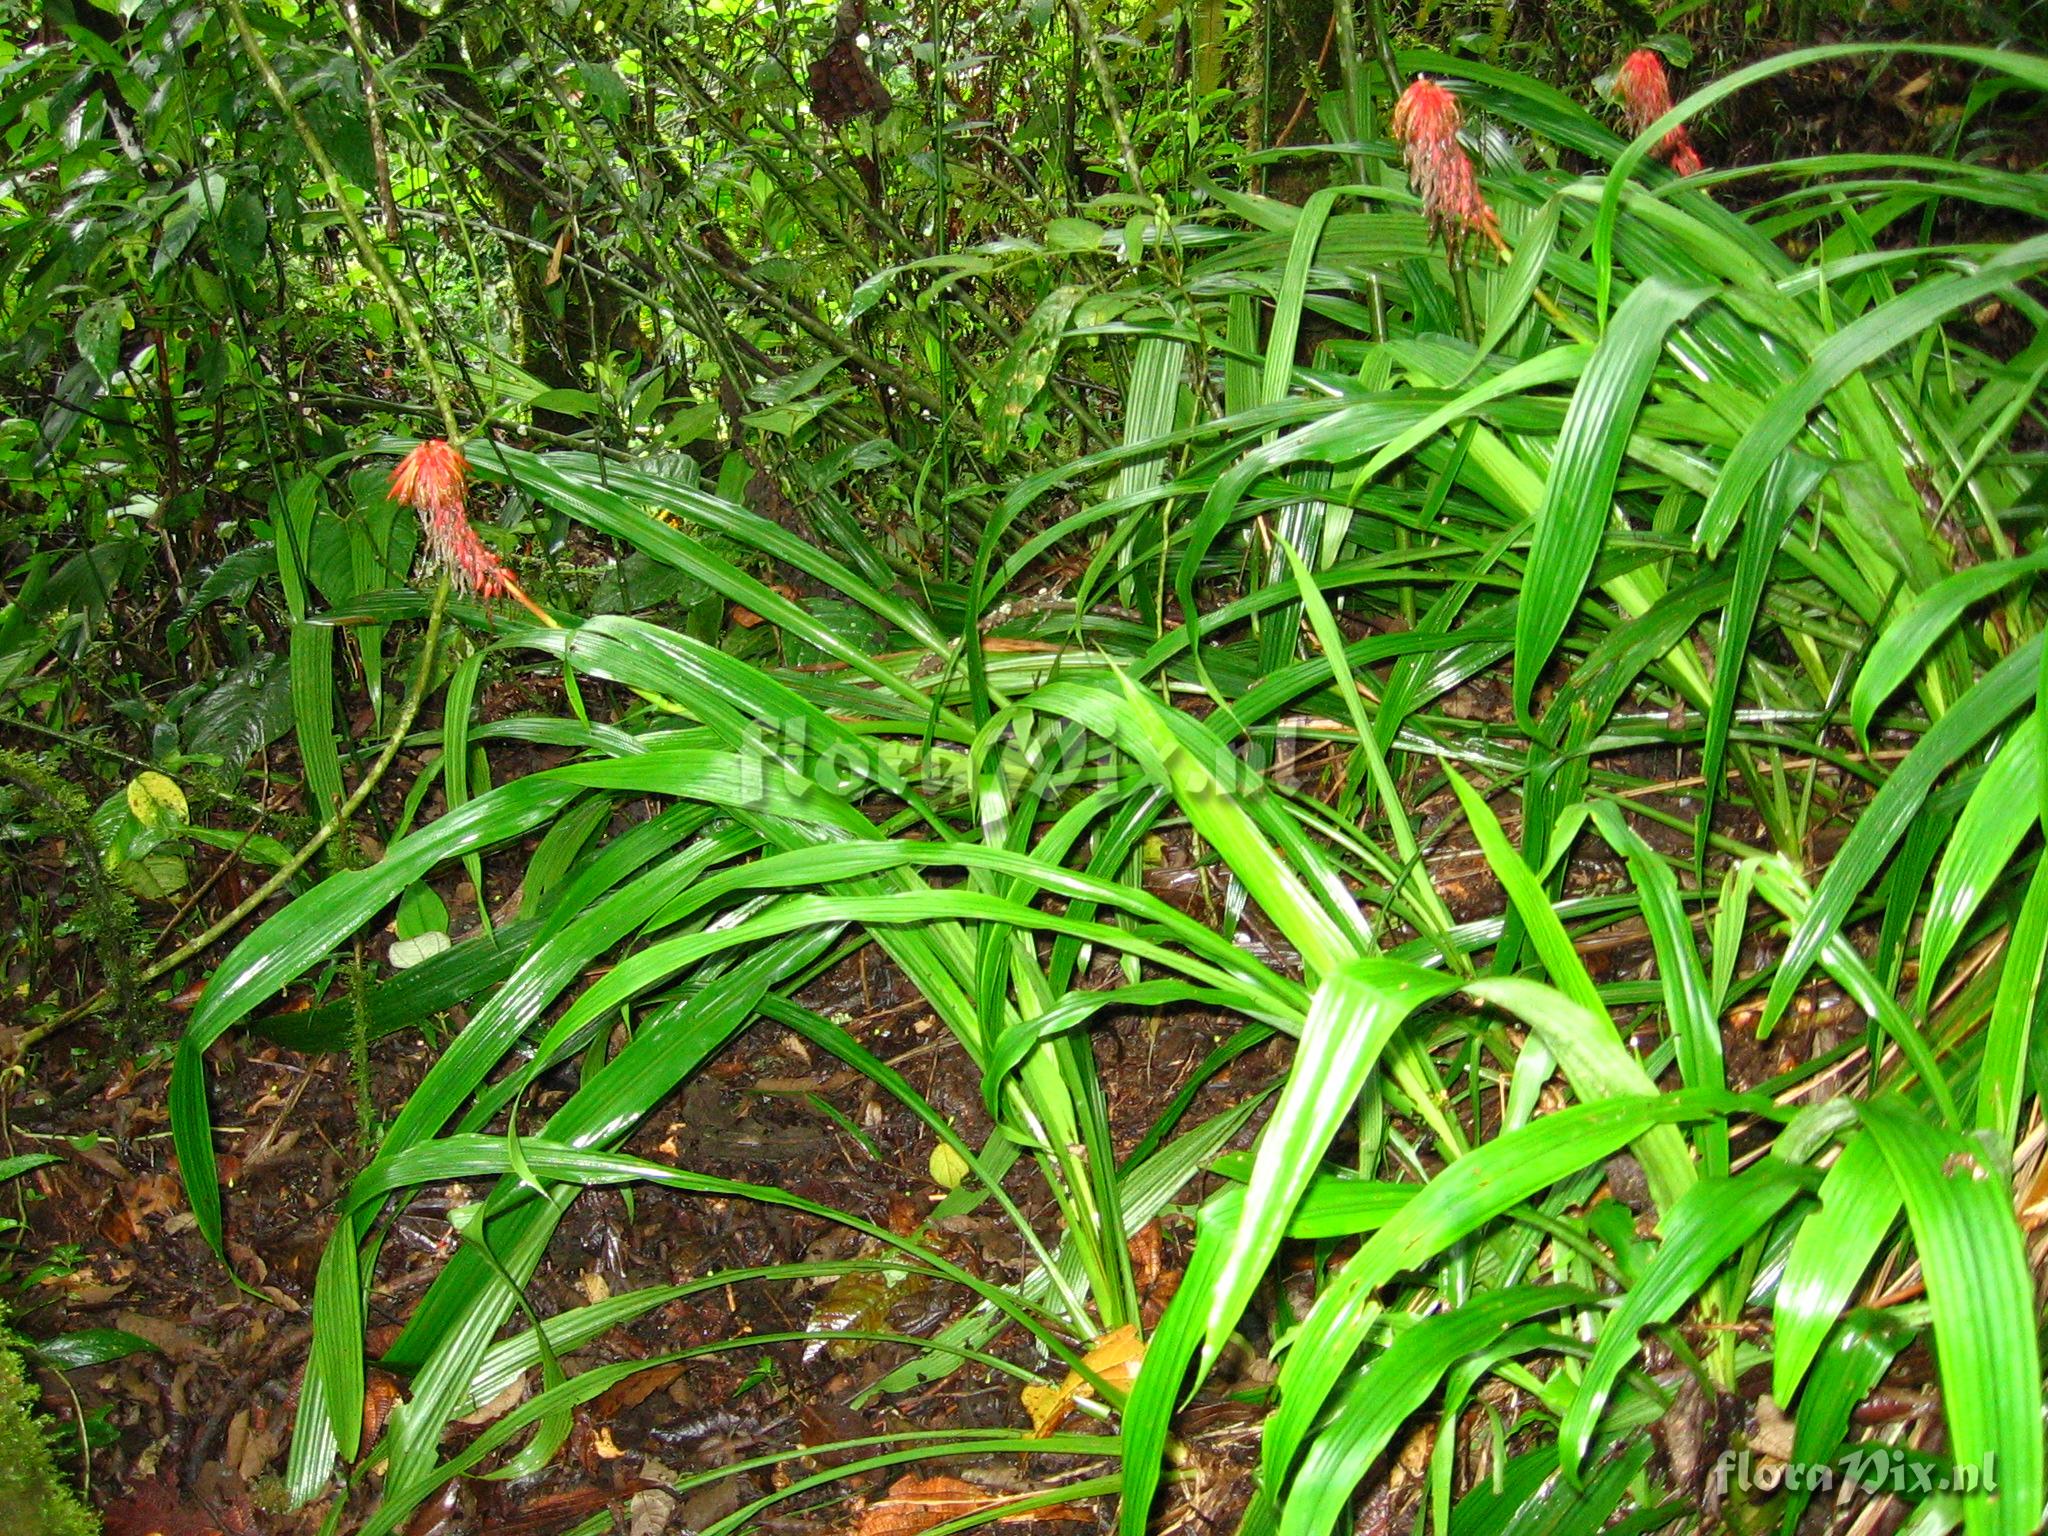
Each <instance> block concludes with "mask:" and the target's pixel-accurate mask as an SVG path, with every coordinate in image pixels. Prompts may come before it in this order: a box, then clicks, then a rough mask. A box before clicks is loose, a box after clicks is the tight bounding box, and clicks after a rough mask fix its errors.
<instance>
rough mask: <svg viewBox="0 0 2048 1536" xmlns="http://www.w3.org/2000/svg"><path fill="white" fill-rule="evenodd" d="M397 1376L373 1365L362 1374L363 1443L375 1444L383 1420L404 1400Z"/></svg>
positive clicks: (382, 1429)
mask: <svg viewBox="0 0 2048 1536" xmlns="http://www.w3.org/2000/svg"><path fill="white" fill-rule="evenodd" d="M404 1396H405V1394H404V1392H403V1391H402V1390H401V1389H400V1387H399V1385H398V1378H397V1377H396V1376H393V1375H392V1374H391V1373H390V1372H389V1371H380V1370H377V1369H375V1368H374V1367H373V1368H371V1369H370V1370H368V1371H366V1372H364V1374H363V1444H365V1445H375V1444H376V1443H377V1437H378V1436H379V1435H381V1434H383V1433H384V1421H385V1420H386V1419H388V1418H390V1417H391V1410H392V1409H394V1408H396V1407H397V1406H398V1405H399V1403H400V1402H402V1401H403V1400H404Z"/></svg>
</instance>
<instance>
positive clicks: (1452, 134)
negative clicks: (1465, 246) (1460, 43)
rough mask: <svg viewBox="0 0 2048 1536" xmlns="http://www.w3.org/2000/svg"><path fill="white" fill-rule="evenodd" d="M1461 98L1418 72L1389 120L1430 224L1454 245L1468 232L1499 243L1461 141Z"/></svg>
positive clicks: (1495, 225)
mask: <svg viewBox="0 0 2048 1536" xmlns="http://www.w3.org/2000/svg"><path fill="white" fill-rule="evenodd" d="M1460 121H1461V119H1460V118H1459V115H1458V98H1457V97H1455V96H1453V95H1452V94H1451V93H1450V92H1449V91H1447V90H1445V89H1444V88H1443V87H1442V86H1440V85H1438V84H1437V83H1436V82H1435V81H1434V80H1427V79H1424V78H1423V77H1422V76H1420V75H1418V76H1416V78H1415V81H1414V83H1413V84H1411V85H1410V86H1409V87H1408V89H1407V90H1405V91H1403V92H1402V93H1401V99H1400V100H1399V101H1398V102H1396V103H1395V104H1394V116H1393V119H1392V121H1391V123H1390V124H1389V126H1390V127H1391V128H1392V129H1393V132H1394V138H1395V140H1396V141H1397V142H1398V143H1399V144H1400V145H1401V147H1402V157H1403V158H1404V159H1405V160H1406V161H1407V162H1408V180H1409V182H1410V183H1411V184H1412V185H1413V186H1414V188H1415V190H1416V192H1417V193H1418V194H1420V195H1421V198H1422V208H1423V212H1424V213H1426V214H1427V215H1428V216H1429V223H1430V227H1431V228H1432V229H1434V230H1435V231H1436V232H1437V233H1438V234H1440V235H1442V236H1443V240H1444V245H1445V246H1446V247H1447V248H1449V249H1453V250H1455V249H1456V248H1457V246H1458V245H1459V244H1460V242H1462V241H1463V240H1464V238H1465V237H1466V236H1467V235H1473V234H1477V235H1481V236H1484V237H1485V238H1486V239H1487V240H1489V241H1491V242H1492V243H1493V244H1494V246H1495V247H1499V246H1500V244H1501V238H1500V225H1499V223H1498V222H1497V221H1496V220H1495V218H1494V216H1493V210H1492V209H1491V208H1490V207H1488V206H1487V203H1486V197H1485V195H1484V194H1483V193H1481V192H1480V190H1479V175H1478V173H1477V172H1476V171H1475V170H1473V168H1472V160H1471V157H1470V156H1468V155H1467V154H1466V153H1465V149H1464V146H1463V145H1461V144H1460V143H1459V142H1458V128H1459V125H1460Z"/></svg>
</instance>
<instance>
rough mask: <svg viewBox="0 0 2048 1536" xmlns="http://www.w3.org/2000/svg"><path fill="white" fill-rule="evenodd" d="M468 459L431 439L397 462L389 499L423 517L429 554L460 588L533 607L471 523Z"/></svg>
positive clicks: (447, 444)
mask: <svg viewBox="0 0 2048 1536" xmlns="http://www.w3.org/2000/svg"><path fill="white" fill-rule="evenodd" d="M468 478H469V461H468V460H467V459H465V458H463V456H462V450H461V449H460V448H457V447H456V446H455V445H454V444H453V443H450V442H449V441H448V440H447V439H446V438H440V437H431V438H428V439H427V440H426V441H425V442H423V443H421V444H420V445H419V447H417V448H415V449H413V451H412V452H411V453H408V454H407V455H406V456H405V457H404V458H403V459H401V460H400V461H399V464H398V468H397V469H396V470H395V471H393V472H392V476H391V499H392V500H393V501H395V502H397V503H398V504H399V505H401V506H407V507H411V508H412V509H413V510H414V511H416V512H417V513H419V515H420V528H421V530H422V531H423V532H424V533H425V534H426V538H427V553H428V555H429V557H430V558H431V559H432V560H433V562H434V564H436V565H438V566H439V567H440V568H441V569H442V570H444V571H446V572H447V573H448V578H449V580H451V581H452V582H454V584H455V586H456V587H457V589H458V590H460V591H463V592H466V593H468V594H469V595H471V596H472V597H477V598H482V599H484V600H486V601H488V600H489V599H491V598H494V597H511V598H515V599H517V600H518V601H519V602H521V603H523V604H525V605H526V607H528V608H530V609H533V611H534V612H535V613H539V612H540V610H539V609H538V608H535V607H534V604H533V602H532V601H531V600H530V599H529V598H528V597H527V596H526V594H525V593H524V592H523V591H521V590H520V587H519V583H518V581H517V580H515V579H514V577H513V575H512V572H511V569H510V568H509V567H508V566H507V565H506V564H505V562H504V561H503V560H501V559H499V558H498V556H497V555H495V554H494V553H492V552H491V550H490V549H489V548H488V547H487V546H486V545H485V544H484V541H483V540H482V539H480V538H478V537H477V532H476V529H475V528H473V527H471V526H470V521H469V507H468V495H467V490H466V486H467V482H468Z"/></svg>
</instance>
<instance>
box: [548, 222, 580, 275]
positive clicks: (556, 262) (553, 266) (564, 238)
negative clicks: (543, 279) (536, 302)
mask: <svg viewBox="0 0 2048 1536" xmlns="http://www.w3.org/2000/svg"><path fill="white" fill-rule="evenodd" d="M575 229H576V221H575V220H574V219H571V220H570V221H569V222H568V223H566V224H564V225H563V226H562V232H561V233H560V234H559V235H557V236H555V248H554V250H552V251H551V252H549V253H548V275H547V285H548V286H549V287H550V288H552V287H554V286H555V284H557V283H559V282H560V281H561V280H562V258H563V257H564V256H566V255H567V254H568V253H569V236H570V235H571V234H573V233H574V232H575Z"/></svg>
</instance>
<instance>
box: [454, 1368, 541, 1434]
mask: <svg viewBox="0 0 2048 1536" xmlns="http://www.w3.org/2000/svg"><path fill="white" fill-rule="evenodd" d="M525 1401H526V1378H525V1377H524V1376H521V1377H520V1378H519V1379H518V1380H516V1381H514V1382H513V1383H512V1385H511V1386H509V1387H507V1388H506V1389H505V1390H504V1391H502V1392H500V1393H499V1394H498V1395H497V1396H496V1397H494V1398H492V1399H491V1400H490V1401H489V1402H488V1403H485V1404H484V1405H483V1407H481V1408H479V1409H477V1410H476V1411H475V1412H474V1413H466V1414H464V1415H463V1416H462V1417H461V1418H459V1419H457V1420H456V1421H455V1422H456V1423H458V1424H466V1425H468V1426H469V1427H470V1428H472V1429H474V1428H476V1427H477V1426H478V1425H480V1424H489V1423H491V1422H492V1421H493V1420H496V1419H502V1418H503V1417H505V1415H506V1414H508V1413H510V1412H511V1411H512V1410H513V1409H514V1408H517V1407H518V1406H519V1405H520V1404H521V1403H523V1402H525Z"/></svg>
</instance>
